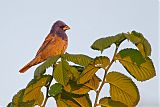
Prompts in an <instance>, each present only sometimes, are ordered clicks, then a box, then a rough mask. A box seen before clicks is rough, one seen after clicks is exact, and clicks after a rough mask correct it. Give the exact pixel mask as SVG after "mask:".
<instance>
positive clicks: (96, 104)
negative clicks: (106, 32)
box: [94, 45, 119, 107]
mask: <svg viewBox="0 0 160 107" xmlns="http://www.w3.org/2000/svg"><path fill="white" fill-rule="evenodd" d="M118 47H119V46H118V45H116V49H115V52H114V55H113V58H112V60H111V62H110V63H109V65H108V67H107V68H106V69H105V73H104V76H103V80H102V83H101V85H100V87H99V89H98V90H97V91H96V99H95V102H94V107H96V106H98V105H99V104H98V103H97V102H98V98H99V94H100V92H101V90H102V87H103V85H104V84H105V83H106V81H105V78H106V75H107V72H108V70H109V68H110V67H111V65H112V64H113V62H114V59H115V56H116V54H117V51H118Z"/></svg>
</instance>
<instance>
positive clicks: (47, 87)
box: [41, 77, 53, 107]
mask: <svg viewBox="0 0 160 107" xmlns="http://www.w3.org/2000/svg"><path fill="white" fill-rule="evenodd" d="M52 80H53V77H52V78H51V81H50V82H49V84H48V85H47V86H46V98H45V100H44V103H43V105H42V106H41V107H45V106H46V103H47V100H48V98H49V97H50V96H49V94H48V91H49V87H50V85H51V82H52Z"/></svg>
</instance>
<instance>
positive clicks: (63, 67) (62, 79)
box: [53, 60, 72, 86]
mask: <svg viewBox="0 0 160 107" xmlns="http://www.w3.org/2000/svg"><path fill="white" fill-rule="evenodd" d="M53 76H54V79H55V80H56V81H57V82H58V83H60V84H62V85H63V86H65V85H67V83H68V82H69V79H70V77H71V76H72V74H71V72H70V66H69V64H68V62H67V61H65V60H63V61H62V62H60V63H59V64H58V65H57V66H56V67H55V69H54V72H53Z"/></svg>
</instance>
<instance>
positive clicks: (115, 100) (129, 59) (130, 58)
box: [8, 31, 156, 107]
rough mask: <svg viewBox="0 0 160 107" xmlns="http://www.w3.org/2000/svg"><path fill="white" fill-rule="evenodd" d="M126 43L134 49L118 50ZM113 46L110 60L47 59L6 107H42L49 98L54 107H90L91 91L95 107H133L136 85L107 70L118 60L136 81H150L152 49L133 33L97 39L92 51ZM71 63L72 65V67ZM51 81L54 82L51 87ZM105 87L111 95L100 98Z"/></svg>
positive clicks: (84, 57)
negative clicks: (130, 43)
mask: <svg viewBox="0 0 160 107" xmlns="http://www.w3.org/2000/svg"><path fill="white" fill-rule="evenodd" d="M125 40H129V41H130V42H132V43H133V44H134V45H135V46H136V47H137V49H133V48H129V47H126V48H125V49H121V50H120V51H119V46H120V44H121V43H122V42H124V41H125ZM113 44H114V45H115V46H116V49H115V52H114V55H113V58H109V57H107V56H96V57H95V58H91V57H89V56H87V55H83V54H69V53H66V54H63V55H59V56H53V57H50V58H48V59H47V60H46V61H45V62H44V63H43V64H41V65H40V66H38V67H37V69H36V70H35V72H34V78H33V79H32V80H31V81H30V82H29V83H28V85H27V86H26V88H24V89H22V90H20V91H19V92H18V93H17V94H16V95H15V96H14V97H13V99H12V102H10V103H9V104H8V107H34V106H35V105H38V106H40V107H45V105H46V102H47V100H48V98H50V97H52V98H54V99H55V101H56V104H57V107H92V102H91V100H90V97H89V92H90V91H95V92H96V98H95V102H94V107H96V106H101V107H134V106H136V105H137V104H138V102H139V100H140V94H139V91H138V88H137V86H136V84H135V83H134V82H133V81H132V79H131V78H130V77H128V76H126V75H124V74H122V73H121V71H119V72H118V71H114V70H110V67H111V66H112V64H113V63H114V62H116V61H119V62H120V64H121V65H122V66H123V67H124V68H125V69H126V71H127V72H128V73H129V74H130V75H131V76H132V77H134V78H135V79H136V80H137V81H145V80H149V79H151V78H153V77H154V76H155V75H156V74H155V68H154V65H153V63H152V60H151V59H150V58H149V56H150V55H151V46H150V44H149V42H148V41H147V40H146V39H145V38H144V36H143V35H142V34H141V33H138V32H136V31H132V32H128V33H120V34H117V35H115V36H109V37H105V38H100V39H97V40H96V41H95V42H94V43H93V44H92V45H91V48H92V49H93V50H98V51H100V52H101V53H102V52H103V51H104V50H105V49H108V48H109V47H111V45H113ZM70 62H72V63H74V64H72V65H71V64H70ZM49 67H52V68H53V71H52V74H48V75H46V69H47V68H49ZM99 69H102V70H103V71H104V77H103V78H102V77H98V76H97V75H96V72H98V71H99ZM102 70H101V72H102ZM53 79H55V80H56V83H53V84H52V80H53ZM104 84H109V85H110V91H109V93H110V96H107V95H106V97H104V98H101V99H100V98H99V94H100V92H101V90H102V87H103V86H104ZM42 87H46V90H47V91H46V93H45V95H46V96H44V93H43V92H42V91H41V88H42Z"/></svg>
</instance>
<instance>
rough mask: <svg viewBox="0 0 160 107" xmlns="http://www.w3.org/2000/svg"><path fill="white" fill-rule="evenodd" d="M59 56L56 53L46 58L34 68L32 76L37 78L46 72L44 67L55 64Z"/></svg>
mask: <svg viewBox="0 0 160 107" xmlns="http://www.w3.org/2000/svg"><path fill="white" fill-rule="evenodd" d="M59 57H60V56H59V55H58V56H53V57H50V58H48V59H47V60H46V61H45V62H44V63H43V64H41V65H40V66H38V67H37V68H36V70H35V72H34V77H35V78H37V77H40V76H41V75H43V74H44V73H45V72H46V69H47V68H49V67H50V66H52V65H53V64H55V63H56V61H57V60H58V59H59Z"/></svg>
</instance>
